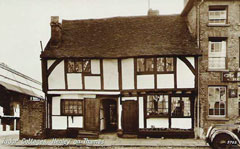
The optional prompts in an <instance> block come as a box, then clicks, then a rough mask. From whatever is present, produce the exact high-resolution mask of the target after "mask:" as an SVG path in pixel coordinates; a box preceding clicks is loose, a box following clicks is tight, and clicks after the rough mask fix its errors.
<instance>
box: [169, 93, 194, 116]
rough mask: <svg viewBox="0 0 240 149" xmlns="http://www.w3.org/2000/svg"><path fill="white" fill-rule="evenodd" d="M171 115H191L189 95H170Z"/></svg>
mask: <svg viewBox="0 0 240 149" xmlns="http://www.w3.org/2000/svg"><path fill="white" fill-rule="evenodd" d="M171 105H172V112H171V113H172V116H176V117H184V116H191V102H190V100H189V97H183V98H180V97H172V103H171Z"/></svg>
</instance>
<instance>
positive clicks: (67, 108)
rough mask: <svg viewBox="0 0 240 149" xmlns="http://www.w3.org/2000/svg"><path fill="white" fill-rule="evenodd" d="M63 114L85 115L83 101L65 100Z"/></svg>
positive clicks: (62, 104)
mask: <svg viewBox="0 0 240 149" xmlns="http://www.w3.org/2000/svg"><path fill="white" fill-rule="evenodd" d="M61 113H62V115H83V100H68V99H63V100H62V102H61Z"/></svg>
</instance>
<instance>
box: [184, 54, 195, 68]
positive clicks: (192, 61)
mask: <svg viewBox="0 0 240 149" xmlns="http://www.w3.org/2000/svg"><path fill="white" fill-rule="evenodd" d="M186 58H187V60H188V61H189V62H190V63H191V64H192V66H193V68H195V61H194V57H186Z"/></svg>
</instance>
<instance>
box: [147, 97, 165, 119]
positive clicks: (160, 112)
mask: <svg viewBox="0 0 240 149" xmlns="http://www.w3.org/2000/svg"><path fill="white" fill-rule="evenodd" d="M147 115H148V116H167V115H168V96H167V95H151V96H148V97H147Z"/></svg>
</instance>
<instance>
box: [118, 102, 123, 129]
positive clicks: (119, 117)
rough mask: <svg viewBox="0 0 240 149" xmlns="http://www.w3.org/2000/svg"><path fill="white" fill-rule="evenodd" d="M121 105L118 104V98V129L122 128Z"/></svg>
mask: <svg viewBox="0 0 240 149" xmlns="http://www.w3.org/2000/svg"><path fill="white" fill-rule="evenodd" d="M121 118H122V105H121V104H120V98H118V129H122V121H121V120H122V119H121Z"/></svg>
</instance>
